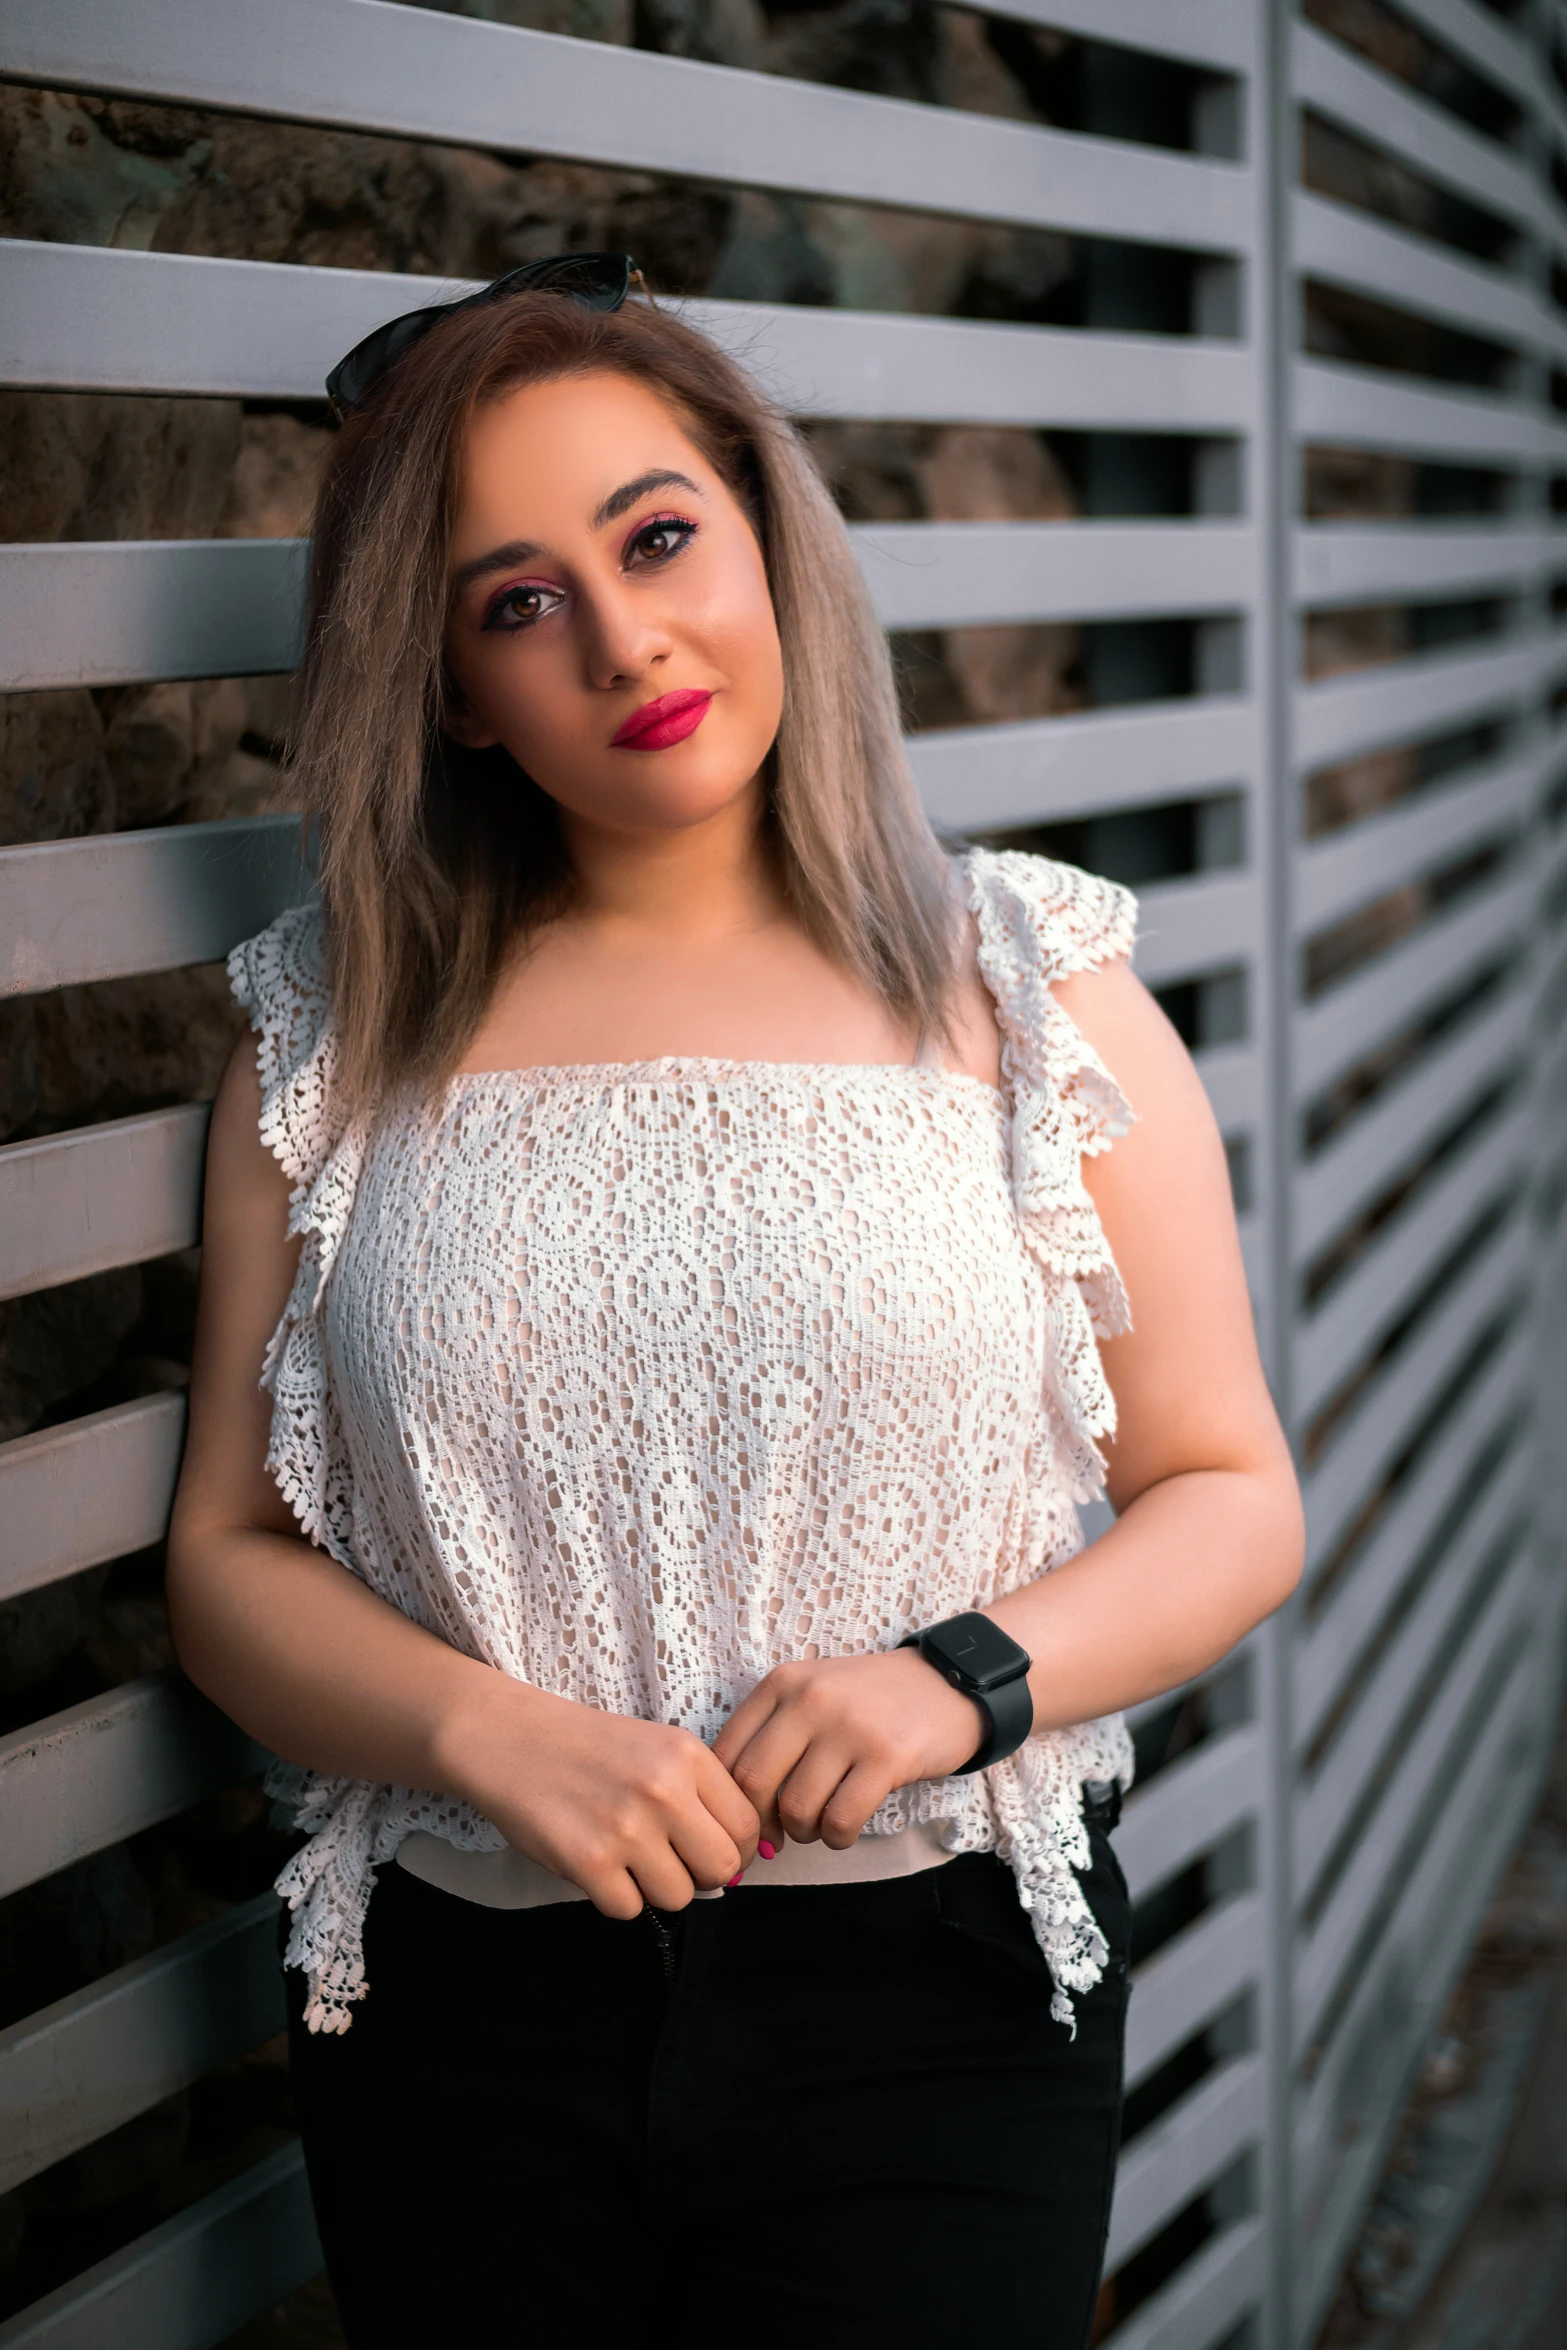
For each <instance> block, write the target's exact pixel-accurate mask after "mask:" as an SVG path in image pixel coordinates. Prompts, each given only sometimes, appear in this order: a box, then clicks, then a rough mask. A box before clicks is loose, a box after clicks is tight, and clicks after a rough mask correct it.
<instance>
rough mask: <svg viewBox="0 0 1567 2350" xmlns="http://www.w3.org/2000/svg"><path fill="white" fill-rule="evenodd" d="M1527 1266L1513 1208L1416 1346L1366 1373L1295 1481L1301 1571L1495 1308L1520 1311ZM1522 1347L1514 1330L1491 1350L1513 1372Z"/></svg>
mask: <svg viewBox="0 0 1567 2350" xmlns="http://www.w3.org/2000/svg"><path fill="white" fill-rule="evenodd" d="M1528 1270H1529V1260H1528V1251H1527V1249H1526V1248H1525V1246H1524V1244H1523V1227H1522V1224H1521V1222H1520V1219H1519V1217H1518V1216H1517V1215H1516V1214H1515V1215H1513V1216H1512V1217H1510V1218H1508V1219H1507V1221H1506V1222H1505V1223H1504V1224H1503V1226H1502V1228H1501V1230H1500V1231H1498V1232H1497V1233H1495V1234H1494V1235H1493V1236H1492V1237H1491V1239H1490V1240H1489V1242H1488V1243H1487V1244H1486V1245H1484V1246H1482V1247H1481V1248H1480V1249H1478V1250H1477V1251H1476V1253H1475V1255H1474V1257H1473V1258H1472V1260H1471V1261H1470V1262H1469V1263H1468V1264H1466V1265H1465V1267H1464V1268H1463V1270H1462V1272H1461V1273H1460V1274H1459V1276H1458V1277H1457V1279H1456V1280H1455V1281H1454V1282H1453V1283H1452V1286H1451V1287H1450V1288H1449V1289H1448V1290H1447V1292H1446V1293H1445V1295H1443V1296H1442V1298H1441V1299H1440V1300H1439V1301H1438V1302H1437V1303H1436V1304H1435V1306H1434V1307H1433V1309H1432V1311H1431V1312H1430V1314H1429V1315H1428V1316H1426V1317H1425V1318H1424V1319H1423V1320H1422V1322H1421V1325H1420V1328H1419V1331H1418V1339H1419V1343H1418V1345H1411V1346H1407V1347H1404V1348H1403V1349H1401V1350H1400V1352H1399V1354H1398V1355H1397V1356H1396V1357H1395V1359H1394V1361H1393V1363H1392V1364H1391V1365H1390V1366H1389V1367H1386V1368H1384V1369H1382V1370H1381V1371H1380V1372H1375V1373H1373V1375H1372V1378H1371V1381H1370V1384H1369V1386H1368V1388H1367V1389H1366V1391H1365V1393H1364V1394H1363V1395H1362V1396H1360V1397H1359V1398H1358V1399H1357V1402H1356V1404H1355V1406H1354V1408H1353V1410H1352V1412H1351V1414H1350V1416H1349V1417H1348V1419H1347V1420H1346V1422H1345V1423H1344V1425H1343V1426H1342V1427H1341V1428H1340V1429H1339V1431H1338V1432H1337V1433H1336V1435H1335V1436H1334V1438H1333V1440H1332V1442H1331V1443H1330V1444H1329V1445H1328V1447H1327V1450H1326V1452H1325V1454H1324V1456H1323V1457H1322V1458H1321V1459H1320V1460H1319V1461H1317V1462H1316V1463H1315V1465H1314V1466H1313V1467H1312V1468H1311V1469H1310V1470H1309V1471H1308V1473H1307V1476H1306V1479H1305V1495H1306V1535H1307V1556H1308V1562H1309V1566H1308V1572H1314V1571H1315V1569H1316V1568H1317V1567H1319V1566H1320V1565H1321V1563H1322V1561H1323V1560H1324V1559H1326V1558H1328V1557H1330V1556H1331V1555H1332V1553H1333V1552H1334V1551H1335V1550H1336V1549H1337V1547H1338V1545H1339V1543H1340V1542H1341V1541H1342V1540H1343V1538H1344V1537H1345V1535H1346V1534H1347V1532H1348V1531H1349V1529H1350V1527H1351V1526H1352V1525H1353V1524H1354V1523H1355V1520H1356V1518H1357V1516H1358V1515H1359V1512H1360V1511H1361V1510H1362V1508H1364V1507H1365V1505H1366V1504H1367V1502H1368V1501H1369V1500H1370V1498H1371V1497H1372V1495H1373V1494H1374V1493H1375V1491H1376V1489H1377V1488H1378V1487H1379V1485H1380V1483H1381V1481H1382V1479H1383V1478H1384V1477H1385V1476H1387V1475H1388V1474H1389V1473H1390V1472H1391V1469H1392V1467H1393V1464H1394V1463H1395V1462H1396V1461H1398V1460H1399V1459H1400V1458H1401V1457H1402V1456H1403V1454H1404V1453H1405V1452H1406V1451H1407V1450H1408V1449H1409V1448H1410V1446H1411V1445H1412V1444H1414V1443H1415V1441H1416V1439H1417V1437H1418V1436H1419V1434H1420V1431H1421V1429H1422V1427H1423V1426H1424V1425H1425V1422H1426V1420H1427V1419H1428V1417H1429V1415H1430V1414H1431V1412H1432V1411H1433V1410H1434V1409H1435V1408H1436V1405H1437V1403H1438V1401H1439V1399H1440V1398H1441V1396H1442V1395H1443V1393H1444V1392H1445V1390H1446V1388H1447V1386H1448V1384H1449V1382H1450V1381H1451V1380H1453V1379H1454V1378H1456V1377H1457V1376H1458V1375H1459V1372H1460V1371H1461V1369H1462V1366H1463V1364H1464V1363H1465V1361H1466V1360H1467V1359H1468V1357H1469V1355H1470V1353H1471V1352H1472V1350H1473V1349H1474V1347H1475V1346H1476V1344H1477V1342H1478V1341H1479V1340H1480V1338H1481V1337H1482V1335H1483V1334H1484V1333H1486V1332H1488V1331H1489V1330H1490V1329H1491V1327H1492V1325H1493V1323H1494V1322H1495V1320H1496V1317H1497V1315H1498V1314H1499V1313H1500V1312H1503V1311H1508V1312H1515V1313H1516V1312H1521V1310H1522V1307H1523V1304H1524V1295H1523V1290H1524V1283H1525V1280H1526V1276H1527V1274H1528ZM1515 1350H1516V1351H1515ZM1526 1351H1527V1332H1526V1331H1524V1330H1523V1329H1519V1331H1518V1332H1517V1333H1516V1335H1515V1336H1514V1337H1513V1338H1512V1339H1511V1340H1510V1341H1509V1342H1508V1343H1507V1344H1505V1345H1504V1346H1503V1347H1502V1348H1501V1350H1500V1353H1501V1357H1502V1359H1505V1360H1511V1361H1512V1362H1513V1364H1514V1368H1515V1370H1516V1369H1517V1366H1518V1364H1519V1363H1521V1361H1522V1359H1523V1356H1524V1354H1525V1353H1526ZM1486 1376H1487V1377H1489V1371H1487V1373H1486Z"/></svg>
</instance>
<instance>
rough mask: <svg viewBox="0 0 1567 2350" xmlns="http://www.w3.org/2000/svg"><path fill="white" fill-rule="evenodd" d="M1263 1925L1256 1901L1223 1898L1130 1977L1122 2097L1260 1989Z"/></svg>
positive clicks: (1255, 1896) (1253, 1897) (1252, 1896)
mask: <svg viewBox="0 0 1567 2350" xmlns="http://www.w3.org/2000/svg"><path fill="white" fill-rule="evenodd" d="M1266 1925H1267V1913H1266V1909H1265V1906H1264V1903H1263V1898H1262V1896H1261V1894H1260V1893H1235V1894H1231V1895H1230V1897H1229V1898H1228V1899H1227V1900H1224V1901H1219V1902H1216V1903H1215V1904H1214V1906H1213V1908H1212V1909H1209V1910H1206V1911H1204V1913H1203V1915H1202V1916H1201V1917H1200V1918H1198V1919H1197V1920H1196V1921H1195V1923H1194V1924H1192V1925H1190V1926H1187V1927H1185V1928H1184V1929H1183V1931H1182V1932H1181V1933H1179V1934H1177V1935H1175V1936H1174V1937H1173V1938H1172V1939H1171V1940H1170V1941H1168V1942H1166V1943H1165V1944H1163V1946H1162V1947H1161V1948H1160V1949H1159V1950H1157V1951H1155V1953H1154V1955H1153V1957H1152V1958H1150V1959H1147V1960H1145V1961H1144V1963H1143V1964H1142V1965H1141V1966H1140V1967H1139V1968H1138V1969H1137V1971H1136V1973H1135V1974H1134V1975H1133V1977H1132V2000H1131V2005H1130V2007H1129V2009H1128V2011H1127V2025H1126V2084H1127V2087H1128V2088H1129V2089H1133V2088H1136V2086H1137V2084H1138V2082H1139V2081H1142V2080H1145V2079H1146V2078H1147V2076H1148V2074H1149V2073H1151V2072H1154V2071H1156V2070H1157V2068H1158V2067H1159V2066H1160V2065H1161V2064H1163V2063H1165V2061H1166V2060H1167V2059H1168V2058H1169V2057H1171V2056H1173V2055H1175V2053H1176V2051H1177V2050H1178V2049H1180V2048H1183V2047H1184V2046H1185V2045H1186V2043H1187V2042H1188V2041H1189V2040H1191V2039H1192V2038H1194V2036H1195V2035H1196V2034H1197V2033H1198V2032H1201V2031H1203V2030H1205V2029H1206V2027H1207V2026H1208V2025H1209V2024H1211V2023H1212V2022H1213V2021H1214V2020H1215V2019H1216V2018H1217V2017H1218V2016H1221V2015H1222V2014H1223V2013H1224V2011H1225V2009H1226V2008H1228V2007H1231V2006H1233V2005H1234V2003H1235V2001H1236V2000H1237V1999H1239V1998H1240V1997H1241V1996H1242V1994H1243V1993H1244V1992H1246V1991H1247V1990H1249V1989H1251V1988H1252V1987H1253V1986H1255V1985H1257V1984H1259V1983H1260V1982H1261V1981H1262V1978H1263V1974H1264V1970H1265V1968H1266V1965H1267V1938H1266Z"/></svg>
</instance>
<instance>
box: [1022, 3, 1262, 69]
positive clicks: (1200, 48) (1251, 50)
mask: <svg viewBox="0 0 1567 2350" xmlns="http://www.w3.org/2000/svg"><path fill="white" fill-rule="evenodd" d="M991 13H992V15H995V16H1011V17H1016V18H1018V19H1019V21H1020V22H1022V23H1024V24H1038V25H1046V26H1048V27H1049V29H1050V30H1051V31H1052V32H1068V33H1083V34H1085V35H1086V36H1087V37H1088V39H1090V40H1093V41H1115V42H1118V43H1120V44H1122V45H1123V46H1125V47H1126V48H1129V49H1146V50H1147V51H1148V53H1149V54H1150V56H1153V57H1173V58H1177V59H1178V60H1179V61H1180V63H1181V64H1183V65H1213V66H1219V67H1224V68H1228V69H1230V70H1231V71H1233V72H1236V73H1243V72H1245V71H1246V70H1247V69H1248V68H1249V67H1251V66H1252V65H1254V64H1255V63H1256V58H1257V41H1256V27H1255V25H1254V23H1253V20H1252V12H1251V10H1250V9H1248V8H1237V7H1236V6H1235V5H1234V0H1182V7H1181V11H1180V17H1179V20H1178V21H1177V20H1176V19H1174V18H1172V16H1171V14H1170V10H1169V5H1168V0H1004V5H1001V6H997V7H995V8H993V9H992V11H991Z"/></svg>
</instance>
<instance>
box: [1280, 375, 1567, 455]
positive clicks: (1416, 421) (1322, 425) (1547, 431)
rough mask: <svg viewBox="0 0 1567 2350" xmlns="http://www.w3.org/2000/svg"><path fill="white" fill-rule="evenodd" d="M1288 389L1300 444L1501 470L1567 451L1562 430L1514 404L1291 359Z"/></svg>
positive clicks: (1494, 395) (1419, 382)
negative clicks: (1464, 462)
mask: <svg viewBox="0 0 1567 2350" xmlns="http://www.w3.org/2000/svg"><path fill="white" fill-rule="evenodd" d="M1290 387H1291V396H1292V403H1293V408H1294V421H1295V432H1296V437H1297V438H1298V439H1299V440H1302V441H1306V442H1321V443H1323V444H1324V445H1326V446H1333V445H1342V446H1344V447H1347V448H1352V449H1365V448H1371V449H1390V450H1396V451H1398V452H1400V453H1402V454H1404V455H1406V456H1411V457H1431V458H1435V459H1446V460H1447V461H1449V462H1452V463H1457V462H1461V461H1462V460H1463V459H1466V458H1467V459H1469V460H1471V461H1472V462H1474V463H1476V464H1479V463H1485V462H1489V463H1491V464H1493V465H1497V466H1503V467H1507V468H1508V469H1511V468H1513V467H1515V466H1519V465H1523V464H1526V463H1528V462H1529V461H1530V460H1531V459H1555V460H1557V461H1559V460H1560V457H1561V454H1562V452H1563V451H1564V450H1567V430H1563V428H1562V427H1560V426H1558V425H1554V424H1552V423H1550V422H1548V421H1547V419H1546V418H1545V417H1544V416H1542V415H1540V414H1539V413H1538V411H1537V410H1535V409H1534V408H1532V407H1530V406H1527V405H1525V404H1524V402H1523V400H1522V399H1521V398H1519V397H1508V396H1505V395H1502V394H1498V393H1487V392H1478V391H1449V390H1446V389H1444V388H1442V387H1441V386H1439V385H1436V384H1433V383H1427V382H1424V381H1422V380H1421V379H1419V378H1418V377H1412V376H1406V375H1398V374H1395V373H1393V372H1392V370H1390V369H1385V368H1374V367H1354V366H1351V365H1349V364H1348V363H1347V362H1345V361H1342V360H1328V359H1297V360H1296V361H1295V363H1294V366H1293V367H1292V369H1291V371H1290Z"/></svg>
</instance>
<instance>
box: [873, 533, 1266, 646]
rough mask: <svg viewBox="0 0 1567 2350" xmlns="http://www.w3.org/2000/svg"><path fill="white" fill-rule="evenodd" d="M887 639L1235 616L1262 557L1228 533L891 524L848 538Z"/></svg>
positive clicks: (1251, 590)
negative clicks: (1040, 625)
mask: <svg viewBox="0 0 1567 2350" xmlns="http://www.w3.org/2000/svg"><path fill="white" fill-rule="evenodd" d="M850 536H851V538H852V539H853V541H854V548H855V552H856V554H857V555H858V556H859V559H860V567H861V569H862V570H863V571H864V573H865V576H866V579H867V580H868V582H869V584H870V590H871V594H872V596H873V597H874V599H875V603H876V610H877V615H878V617H879V618H880V620H881V623H882V625H883V627H884V628H945V627H952V626H984V625H986V624H989V623H993V622H1007V621H1042V620H1104V619H1122V618H1137V619H1144V618H1150V619H1151V618H1155V617H1163V616H1166V615H1170V614H1177V613H1193V614H1196V613H1215V612H1233V611H1237V610H1239V609H1240V608H1241V606H1243V605H1244V604H1246V603H1247V602H1248V601H1249V600H1250V599H1251V598H1252V597H1253V596H1254V595H1255V593H1256V589H1257V566H1258V560H1259V545H1258V540H1257V537H1256V534H1255V532H1254V531H1253V530H1252V529H1251V528H1250V527H1249V526H1248V525H1245V524H1237V523H1225V522H1198V523H1191V522H1131V523H1128V522H1081V523H1072V522H891V523H886V522H884V523H866V524H862V525H859V526H857V527H854V528H852V529H851V531H850Z"/></svg>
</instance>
